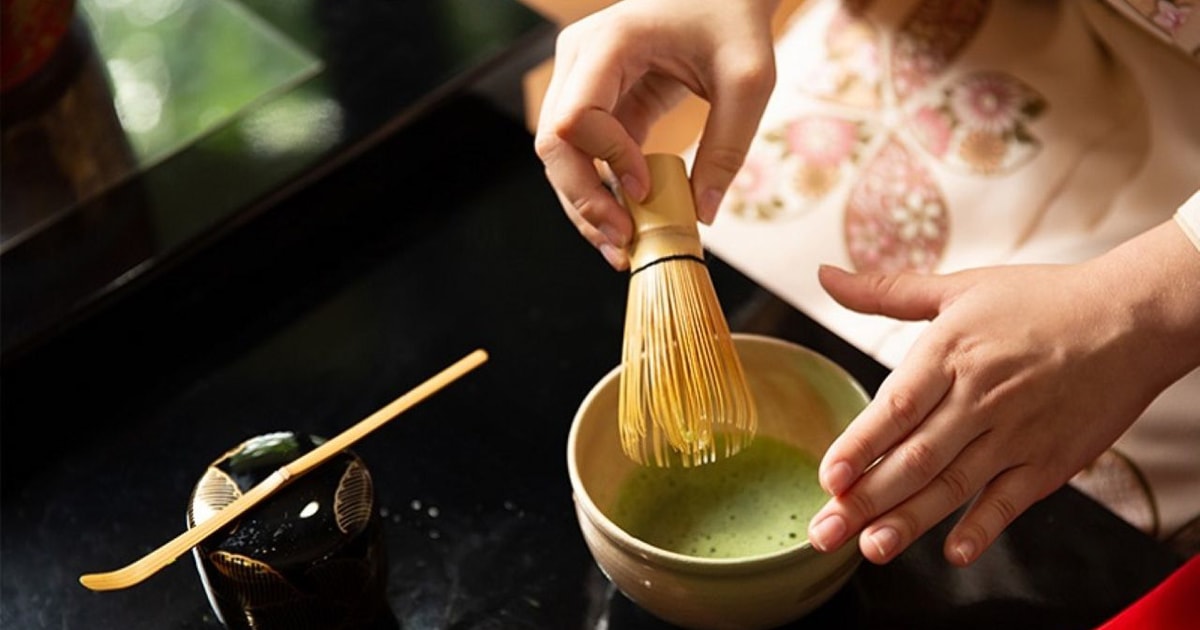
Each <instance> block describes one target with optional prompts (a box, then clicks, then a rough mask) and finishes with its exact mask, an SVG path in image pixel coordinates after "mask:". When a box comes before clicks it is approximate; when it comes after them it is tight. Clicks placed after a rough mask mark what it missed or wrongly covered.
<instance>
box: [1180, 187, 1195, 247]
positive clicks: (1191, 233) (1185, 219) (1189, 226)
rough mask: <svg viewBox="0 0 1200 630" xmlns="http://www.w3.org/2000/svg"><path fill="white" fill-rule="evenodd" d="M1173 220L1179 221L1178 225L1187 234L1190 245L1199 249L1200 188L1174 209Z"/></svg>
mask: <svg viewBox="0 0 1200 630" xmlns="http://www.w3.org/2000/svg"><path fill="white" fill-rule="evenodd" d="M1175 220H1176V221H1177V222H1178V223H1179V227H1181V228H1183V233H1184V234H1187V237H1188V239H1189V240H1191V241H1192V245H1195V246H1196V249H1200V190H1197V191H1196V193H1195V194H1193V195H1192V196H1191V198H1190V199H1188V200H1187V201H1186V202H1184V204H1183V205H1182V206H1179V209H1178V210H1176V211H1175Z"/></svg>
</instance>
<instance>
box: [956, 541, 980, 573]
mask: <svg viewBox="0 0 1200 630" xmlns="http://www.w3.org/2000/svg"><path fill="white" fill-rule="evenodd" d="M954 555H956V556H958V561H959V562H960V563H961V564H962V566H964V567H965V566H967V565H968V564H971V561H972V560H974V559H975V543H973V542H971V541H970V540H963V541H960V542H959V543H958V544H957V545H954Z"/></svg>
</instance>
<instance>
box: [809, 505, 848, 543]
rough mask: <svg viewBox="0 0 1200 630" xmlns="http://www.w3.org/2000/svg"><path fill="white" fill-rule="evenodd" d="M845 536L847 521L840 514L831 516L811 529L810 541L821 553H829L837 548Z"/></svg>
mask: <svg viewBox="0 0 1200 630" xmlns="http://www.w3.org/2000/svg"><path fill="white" fill-rule="evenodd" d="M845 535H846V519H844V518H842V516H841V515H840V514H830V515H829V516H826V517H825V518H823V519H821V520H819V521H817V523H816V524H815V525H813V526H812V527H811V528H810V529H809V532H808V540H809V541H810V542H812V544H813V546H814V547H816V548H817V549H818V550H819V551H829V550H830V549H834V548H836V547H837V546H838V544H839V543H841V541H842V537H843V536H845Z"/></svg>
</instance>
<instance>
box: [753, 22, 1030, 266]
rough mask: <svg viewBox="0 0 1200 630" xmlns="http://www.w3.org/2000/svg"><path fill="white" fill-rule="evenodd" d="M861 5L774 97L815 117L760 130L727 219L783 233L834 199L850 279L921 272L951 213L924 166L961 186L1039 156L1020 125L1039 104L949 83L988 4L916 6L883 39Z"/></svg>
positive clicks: (1003, 86)
mask: <svg viewBox="0 0 1200 630" xmlns="http://www.w3.org/2000/svg"><path fill="white" fill-rule="evenodd" d="M859 4H860V3H843V4H842V6H841V7H840V8H839V10H838V11H837V12H836V13H834V15H833V17H832V18H831V19H830V20H829V22H828V24H827V25H826V26H825V30H824V36H823V39H822V43H823V50H822V53H821V55H819V58H818V59H817V61H816V63H815V64H812V65H811V67H808V68H805V69H804V72H803V73H802V75H800V79H799V80H798V81H797V84H798V85H796V86H781V87H782V88H783V89H789V88H790V89H793V90H795V91H796V93H798V94H800V95H802V96H804V97H807V98H808V99H811V100H812V101H813V105H814V107H812V108H809V109H808V110H806V111H805V112H804V113H802V114H796V115H795V116H793V117H791V118H790V119H787V120H784V121H782V122H779V123H777V124H774V125H771V126H768V127H764V129H762V130H760V140H762V141H763V142H756V143H755V145H754V146H752V147H751V153H750V155H749V156H748V157H747V164H748V165H752V166H747V167H745V168H744V170H749V171H751V173H750V174H747V175H746V177H741V176H739V178H738V180H736V181H735V183H734V186H733V187H732V188H731V190H730V195H729V208H730V210H731V212H733V213H734V214H737V215H739V216H742V217H743V218H749V219H757V220H781V219H785V218H787V217H789V216H802V215H803V214H806V213H807V212H809V211H810V210H812V209H813V208H814V207H815V206H816V205H817V204H820V203H822V202H825V201H828V199H829V198H831V195H834V194H839V193H840V194H844V195H845V200H846V201H845V206H844V208H843V225H844V234H843V236H844V239H845V244H846V251H847V253H848V255H849V257H850V260H851V262H852V264H853V266H854V268H855V269H857V270H859V271H903V270H913V271H932V270H933V269H935V268H936V267H937V265H938V264H939V262H940V261H941V258H942V256H943V254H944V251H945V248H946V244H947V242H948V240H949V237H950V230H951V221H950V217H951V212H950V208H949V207H948V206H947V203H946V201H945V198H944V195H943V194H942V192H941V189H940V188H939V186H938V183H937V180H936V178H935V177H934V175H933V171H932V170H931V169H930V168H929V167H930V165H931V164H933V163H940V164H941V165H942V166H943V167H946V168H950V169H954V170H956V171H959V172H962V173H966V174H969V175H973V176H987V175H991V174H997V173H1005V172H1010V171H1012V170H1013V169H1016V168H1019V167H1020V166H1021V165H1023V164H1024V163H1026V162H1028V161H1029V160H1030V159H1031V158H1032V157H1033V156H1034V155H1036V154H1037V152H1038V151H1039V149H1040V147H1041V145H1040V143H1039V142H1038V141H1037V139H1036V138H1035V137H1034V135H1033V133H1032V132H1031V131H1030V129H1029V123H1030V122H1031V121H1032V120H1034V119H1036V118H1037V117H1038V116H1039V114H1040V113H1041V112H1042V111H1043V109H1044V107H1045V102H1044V100H1043V99H1042V98H1041V97H1040V96H1039V95H1038V94H1037V93H1036V92H1035V91H1033V90H1032V89H1031V88H1029V87H1028V86H1026V85H1025V84H1023V83H1022V82H1020V81H1018V80H1017V79H1016V78H1014V77H1012V76H1010V75H1008V74H1005V73H1002V72H995V71H985V70H974V71H972V72H970V73H962V74H956V73H954V72H953V70H954V62H955V60H956V59H957V58H958V57H959V56H960V55H961V52H962V50H963V49H964V48H965V47H966V46H967V45H968V44H969V43H970V41H971V39H972V38H973V37H974V36H975V34H976V33H977V32H978V31H979V29H980V27H981V25H982V23H983V21H984V19H985V17H986V13H987V9H988V6H989V5H990V3H989V2H988V1H987V0H956V1H951V0H925V1H924V2H921V3H920V4H919V5H918V6H917V7H916V8H915V9H914V10H913V11H912V13H911V14H910V15H908V16H907V18H906V19H905V21H904V23H903V24H902V25H901V26H900V28H899V29H898V30H897V31H896V32H895V33H894V34H892V35H891V36H890V37H889V36H887V35H886V34H885V33H884V32H883V30H882V29H880V28H879V27H878V26H877V25H875V24H874V23H872V22H871V20H870V19H869V18H868V17H867V16H866V15H864V14H863V13H862V9H861V7H860V6H859ZM769 170H776V171H778V173H777V174H776V175H774V176H771V175H767V174H766V171H769ZM960 211H961V209H960Z"/></svg>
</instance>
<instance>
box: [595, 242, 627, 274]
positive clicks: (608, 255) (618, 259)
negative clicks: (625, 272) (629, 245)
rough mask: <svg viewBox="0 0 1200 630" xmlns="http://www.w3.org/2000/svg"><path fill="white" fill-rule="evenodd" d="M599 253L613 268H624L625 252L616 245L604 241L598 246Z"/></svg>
mask: <svg viewBox="0 0 1200 630" xmlns="http://www.w3.org/2000/svg"><path fill="white" fill-rule="evenodd" d="M600 255H601V256H604V260H607V261H608V264H609V265H611V266H612V268H613V269H617V270H621V269H624V268H625V265H626V262H625V254H624V253H623V252H622V251H621V250H619V249H617V248H616V247H613V246H612V245H609V244H608V243H604V244H603V245H601V246H600Z"/></svg>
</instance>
